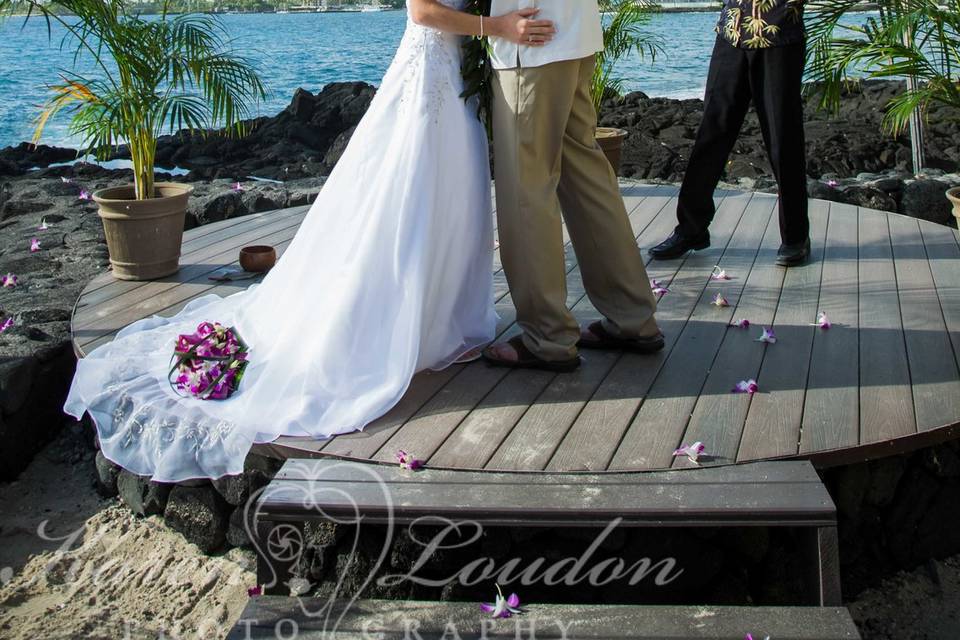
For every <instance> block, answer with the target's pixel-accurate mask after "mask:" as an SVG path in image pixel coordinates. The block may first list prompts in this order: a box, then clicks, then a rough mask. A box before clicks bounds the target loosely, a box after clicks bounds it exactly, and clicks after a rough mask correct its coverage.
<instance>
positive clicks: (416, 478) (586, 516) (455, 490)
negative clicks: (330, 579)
mask: <svg viewBox="0 0 960 640" xmlns="http://www.w3.org/2000/svg"><path fill="white" fill-rule="evenodd" d="M307 496H309V499H308V500H307V501H306V502H305V497H307ZM259 508H260V513H261V514H263V515H264V516H267V517H269V519H271V520H277V521H280V520H299V519H301V518H303V517H304V516H305V515H309V512H310V511H315V512H316V514H315V516H314V517H317V514H319V513H320V511H321V510H322V512H323V513H326V514H328V515H329V516H347V517H350V516H353V515H354V514H355V513H357V512H359V513H360V514H362V515H363V516H364V519H365V520H366V521H367V522H387V521H392V522H394V523H409V522H412V521H414V520H416V519H417V518H420V517H423V516H441V517H445V518H460V519H470V520H473V521H476V522H479V523H481V524H485V525H489V526H538V527H540V526H558V527H563V526H578V527H580V526H601V527H602V526H604V525H606V524H607V523H609V522H610V521H611V520H612V519H614V518H621V519H622V523H621V524H622V526H637V527H659V526H696V527H705V526H711V527H712V526H788V525H790V526H809V527H818V526H831V525H833V524H835V522H836V507H835V506H834V504H833V500H831V498H830V495H829V494H828V493H827V490H826V488H825V487H824V486H823V484H822V483H821V482H820V477H819V476H818V475H817V472H816V471H815V470H814V468H813V466H812V465H811V464H810V463H809V462H806V461H784V462H759V463H752V464H744V465H729V466H722V467H704V468H702V469H685V470H677V471H658V472H639V473H636V472H635V473H509V472H490V471H457V470H444V469H430V468H427V469H423V470H421V471H417V472H410V471H405V470H403V469H400V468H399V466H398V465H379V464H372V463H366V462H351V461H345V460H337V459H313V460H309V459H300V460H287V462H286V463H284V465H283V468H282V469H281V470H280V472H279V473H278V474H277V475H276V477H275V478H274V480H273V482H271V483H270V486H269V487H268V488H267V490H266V491H264V492H263V494H262V495H261V496H260V502H259Z"/></svg>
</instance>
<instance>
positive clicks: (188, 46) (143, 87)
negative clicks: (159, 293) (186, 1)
mask: <svg viewBox="0 0 960 640" xmlns="http://www.w3.org/2000/svg"><path fill="white" fill-rule="evenodd" d="M24 6H26V7H27V13H28V15H30V14H37V15H40V16H43V17H44V18H45V19H46V21H47V27H48V32H49V31H50V27H51V24H52V23H54V22H56V23H59V24H61V25H62V26H63V27H64V28H65V29H66V35H65V36H64V38H63V40H62V41H61V43H60V46H61V50H63V49H67V48H71V47H72V48H73V57H72V62H73V69H74V70H62V71H61V82H59V83H57V84H55V85H53V86H51V87H50V91H51V93H52V95H51V97H50V99H49V100H48V101H47V103H46V105H45V106H44V109H43V111H42V113H41V115H40V117H39V118H38V121H37V128H36V132H35V135H34V141H37V140H39V139H40V137H41V135H42V133H43V129H44V126H45V124H46V123H47V121H48V120H49V119H50V118H51V117H52V116H53V115H55V114H57V113H58V112H60V111H66V112H68V113H69V114H71V125H70V131H71V133H73V134H75V135H78V136H79V137H80V138H81V139H83V140H84V143H85V145H86V148H87V151H88V152H90V153H93V154H94V155H96V156H97V157H98V158H101V159H103V158H106V157H107V156H109V154H110V153H111V151H112V148H113V146H114V145H115V144H118V143H120V142H126V143H127V144H128V145H129V148H130V156H131V159H132V162H133V170H134V180H135V187H136V194H137V198H138V199H140V200H143V199H147V198H151V197H153V191H154V190H153V182H154V178H153V174H154V157H155V152H156V146H157V137H158V136H160V135H161V134H162V133H163V132H164V131H166V130H167V129H168V128H173V129H187V130H190V131H203V130H205V129H207V128H211V127H220V126H222V127H224V128H226V129H227V132H228V133H233V134H239V133H242V131H243V126H242V121H243V120H244V119H245V118H248V117H249V116H250V115H251V110H252V107H253V106H255V105H256V104H257V103H258V102H259V100H261V99H262V98H263V97H265V89H264V85H263V83H262V81H261V80H260V78H259V76H258V75H257V73H256V71H255V70H254V69H253V66H252V65H251V64H250V63H249V62H248V61H247V60H246V59H244V58H243V57H240V56H238V55H236V54H234V53H233V51H232V42H231V41H230V40H229V38H228V37H227V33H226V31H225V29H224V27H223V25H222V24H221V23H220V21H219V20H218V19H217V18H216V17H215V16H213V15H205V14H181V15H177V16H169V15H167V13H166V12H164V13H163V14H161V15H160V16H159V17H150V18H142V17H140V16H139V15H135V14H132V13H129V12H128V11H127V6H126V4H125V2H124V0H53V1H52V2H44V1H43V0H20V1H16V0H0V13H2V14H4V15H9V14H11V13H13V12H15V11H17V10H18V9H22V8H23V7H24ZM61 14H70V15H61ZM82 62H92V66H93V69H94V73H92V74H82V73H80V72H78V71H75V69H77V68H78V66H79V65H80V63H82Z"/></svg>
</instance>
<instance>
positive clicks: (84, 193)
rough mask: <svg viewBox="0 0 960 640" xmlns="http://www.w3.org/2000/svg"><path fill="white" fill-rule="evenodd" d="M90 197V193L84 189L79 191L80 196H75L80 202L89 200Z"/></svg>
mask: <svg viewBox="0 0 960 640" xmlns="http://www.w3.org/2000/svg"><path fill="white" fill-rule="evenodd" d="M91 197H92V196H91V195H90V192H89V191H87V190H86V189H80V195H79V196H77V198H78V199H80V200H90V199H91Z"/></svg>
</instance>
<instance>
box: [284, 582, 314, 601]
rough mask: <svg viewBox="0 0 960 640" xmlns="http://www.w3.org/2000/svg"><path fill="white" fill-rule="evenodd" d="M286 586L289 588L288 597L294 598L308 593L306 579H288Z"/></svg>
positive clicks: (308, 584) (308, 583)
mask: <svg viewBox="0 0 960 640" xmlns="http://www.w3.org/2000/svg"><path fill="white" fill-rule="evenodd" d="M287 586H288V587H290V595H291V596H293V597H294V598H296V597H297V596H302V595H303V594H305V593H306V592H308V591H310V581H309V580H307V579H306V578H290V580H289V582H287Z"/></svg>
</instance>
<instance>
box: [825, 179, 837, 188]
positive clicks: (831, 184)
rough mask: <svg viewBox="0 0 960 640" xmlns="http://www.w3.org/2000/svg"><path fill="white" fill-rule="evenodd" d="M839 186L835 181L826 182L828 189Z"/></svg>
mask: <svg viewBox="0 0 960 640" xmlns="http://www.w3.org/2000/svg"><path fill="white" fill-rule="evenodd" d="M839 185H840V183H839V182H837V181H836V180H827V186H828V187H832V188H836V187H838V186H839Z"/></svg>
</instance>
